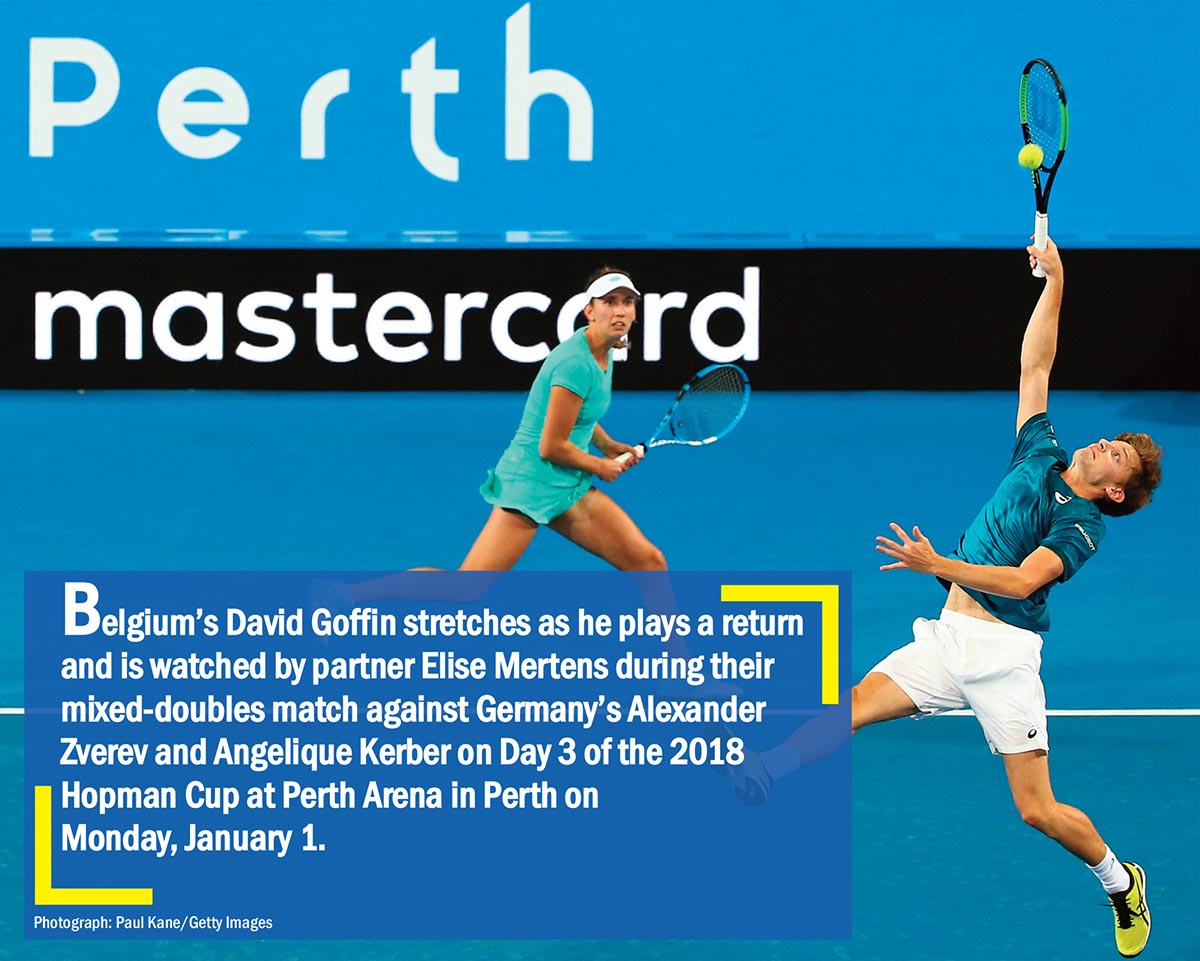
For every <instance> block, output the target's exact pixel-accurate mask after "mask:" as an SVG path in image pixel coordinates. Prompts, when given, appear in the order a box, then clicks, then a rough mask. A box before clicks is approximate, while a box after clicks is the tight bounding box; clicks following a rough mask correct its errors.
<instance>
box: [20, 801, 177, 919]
mask: <svg viewBox="0 0 1200 961" xmlns="http://www.w3.org/2000/svg"><path fill="white" fill-rule="evenodd" d="M52 807H53V792H52V790H51V788H50V785H48V784H38V785H37V786H35V787H34V789H33V903H34V904H58V905H68V904H73V905H104V904H147V905H149V904H153V903H154V889H153V888H56V887H54V884H53V882H52V881H51V879H50V856H51V853H52V850H53V842H52V839H51V834H52V833H53V831H54V824H53V822H54V817H53V814H52V813H51V809H52Z"/></svg>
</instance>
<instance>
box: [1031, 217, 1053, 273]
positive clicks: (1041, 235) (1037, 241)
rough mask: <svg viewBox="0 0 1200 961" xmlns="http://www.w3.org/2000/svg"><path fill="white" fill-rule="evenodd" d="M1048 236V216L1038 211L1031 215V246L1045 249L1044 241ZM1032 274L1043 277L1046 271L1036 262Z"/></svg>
mask: <svg viewBox="0 0 1200 961" xmlns="http://www.w3.org/2000/svg"><path fill="white" fill-rule="evenodd" d="M1049 237H1050V218H1049V217H1048V216H1047V215H1046V214H1044V213H1042V212H1041V211H1038V212H1037V213H1035V214H1034V217H1033V246H1034V247H1036V248H1037V249H1038V250H1045V249H1046V241H1047V240H1048V239H1049ZM1033 276H1035V277H1045V276H1046V271H1044V270H1042V266H1041V264H1037V265H1035V266H1034V268H1033Z"/></svg>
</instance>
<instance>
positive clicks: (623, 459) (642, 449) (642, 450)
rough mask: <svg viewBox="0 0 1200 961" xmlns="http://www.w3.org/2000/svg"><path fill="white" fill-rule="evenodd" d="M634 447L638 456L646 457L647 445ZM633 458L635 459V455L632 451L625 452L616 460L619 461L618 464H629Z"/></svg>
mask: <svg viewBox="0 0 1200 961" xmlns="http://www.w3.org/2000/svg"><path fill="white" fill-rule="evenodd" d="M634 446H635V447H636V448H637V450H638V454H639V455H640V456H641V457H645V456H646V445H645V444H634ZM632 458H633V453H632V452H631V451H625V453H624V454H621V455H620V456H618V457H617V458H616V460H617V463H618V464H627V463H629V461H630V460H631V459H632Z"/></svg>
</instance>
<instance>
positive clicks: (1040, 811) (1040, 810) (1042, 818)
mask: <svg viewBox="0 0 1200 961" xmlns="http://www.w3.org/2000/svg"><path fill="white" fill-rule="evenodd" d="M1017 813H1018V814H1020V815H1021V820H1022V821H1024V822H1025V823H1026V824H1028V825H1029V826H1030V827H1031V828H1033V829H1034V830H1035V831H1040V832H1041V833H1042V834H1053V833H1054V832H1053V826H1054V812H1053V811H1052V810H1051V808H1050V807H1049V806H1048V805H1045V804H1040V803H1030V804H1018V805H1017Z"/></svg>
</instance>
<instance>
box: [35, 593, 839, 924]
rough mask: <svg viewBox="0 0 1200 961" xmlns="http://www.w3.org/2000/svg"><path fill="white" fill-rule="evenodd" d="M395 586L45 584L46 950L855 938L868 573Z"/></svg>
mask: <svg viewBox="0 0 1200 961" xmlns="http://www.w3.org/2000/svg"><path fill="white" fill-rule="evenodd" d="M381 592H382V593H384V594H386V595H387V596H385V597H381V598H378V599H374V600H370V601H359V602H357V603H355V602H353V601H351V599H350V597H349V596H348V595H347V593H346V591H345V590H344V589H340V588H338V589H334V590H332V591H331V590H329V589H328V587H327V586H325V587H321V586H319V589H318V590H317V591H316V592H314V590H313V577H312V576H311V575H308V574H301V573H287V574H264V573H243V574H231V573H221V574H217V573H161V572H158V573H112V572H104V573H36V574H32V573H31V574H28V575H27V578H26V617H25V623H26V703H27V718H26V752H25V757H26V790H27V811H28V817H27V825H26V847H27V858H26V863H27V872H26V893H27V898H28V900H27V911H26V936H27V937H30V938H55V937H74V936H78V932H79V931H81V930H84V931H86V932H87V934H88V935H89V936H91V937H108V938H139V937H147V938H207V937H214V938H238V937H253V938H264V937H267V938H288V939H297V938H310V939H311V938H365V939H384V938H388V939H395V938H421V939H450V938H472V939H506V938H521V939H540V938H546V939H625V938H639V939H656V938H673V939H676V938H687V939H754V938H769V939H798V938H847V937H849V936H850V788H849V784H850V757H849V754H850V752H849V746H848V741H849V712H848V705H846V704H845V698H844V697H843V696H842V695H841V693H840V692H842V691H844V690H845V689H846V683H845V681H846V667H847V665H848V664H849V660H850V658H849V637H850V618H849V608H850V605H849V580H848V575H840V574H839V575H830V574H804V573H786V574H784V573H778V572H774V573H771V574H763V575H754V574H746V573H736V574H734V573H682V574H671V575H665V574H663V575H657V574H656V575H636V576H630V575H624V574H618V573H587V574H580V573H536V574H535V573H513V574H506V575H503V576H500V575H466V574H449V573H446V574H404V575H394V576H392V577H391V578H389V579H388V580H387V581H386V582H384V584H383V586H382V588H381V589H380V590H375V591H374V593H373V594H372V596H377V595H378V594H380V593H381ZM797 732H798V733H797ZM789 738H790V739H791V743H792V744H793V746H794V747H795V749H796V750H797V751H799V752H801V753H802V754H805V755H806V756H808V759H811V760H812V763H809V764H806V765H804V766H802V767H801V768H800V769H799V770H797V771H795V772H794V773H791V774H790V775H789V776H788V777H786V778H783V779H781V780H780V781H779V782H778V783H776V784H771V785H769V791H768V792H767V793H766V794H765V795H764V794H762V790H763V789H765V788H766V787H767V786H768V785H767V784H766V782H765V781H764V780H763V779H761V778H759V779H757V781H756V780H755V779H754V778H752V777H751V778H749V781H750V782H753V783H749V782H748V780H747V774H752V773H753V772H754V770H756V767H755V765H756V761H755V758H756V754H755V753H754V752H757V751H762V750H765V749H768V748H771V747H774V746H776V745H778V744H780V743H782V742H783V741H785V740H787V739H789ZM735 787H736V788H738V790H739V791H740V792H741V795H742V799H739V797H738V796H737V794H735V791H734V788H735ZM744 800H748V801H752V802H759V801H764V800H765V803H754V804H746V803H743V801H744ZM814 884H816V885H819V891H814V888H813V886H814ZM813 897H819V901H820V904H821V910H820V911H819V912H809V911H800V910H797V905H798V904H800V903H804V902H805V901H809V900H811V899H812V898H813Z"/></svg>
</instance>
